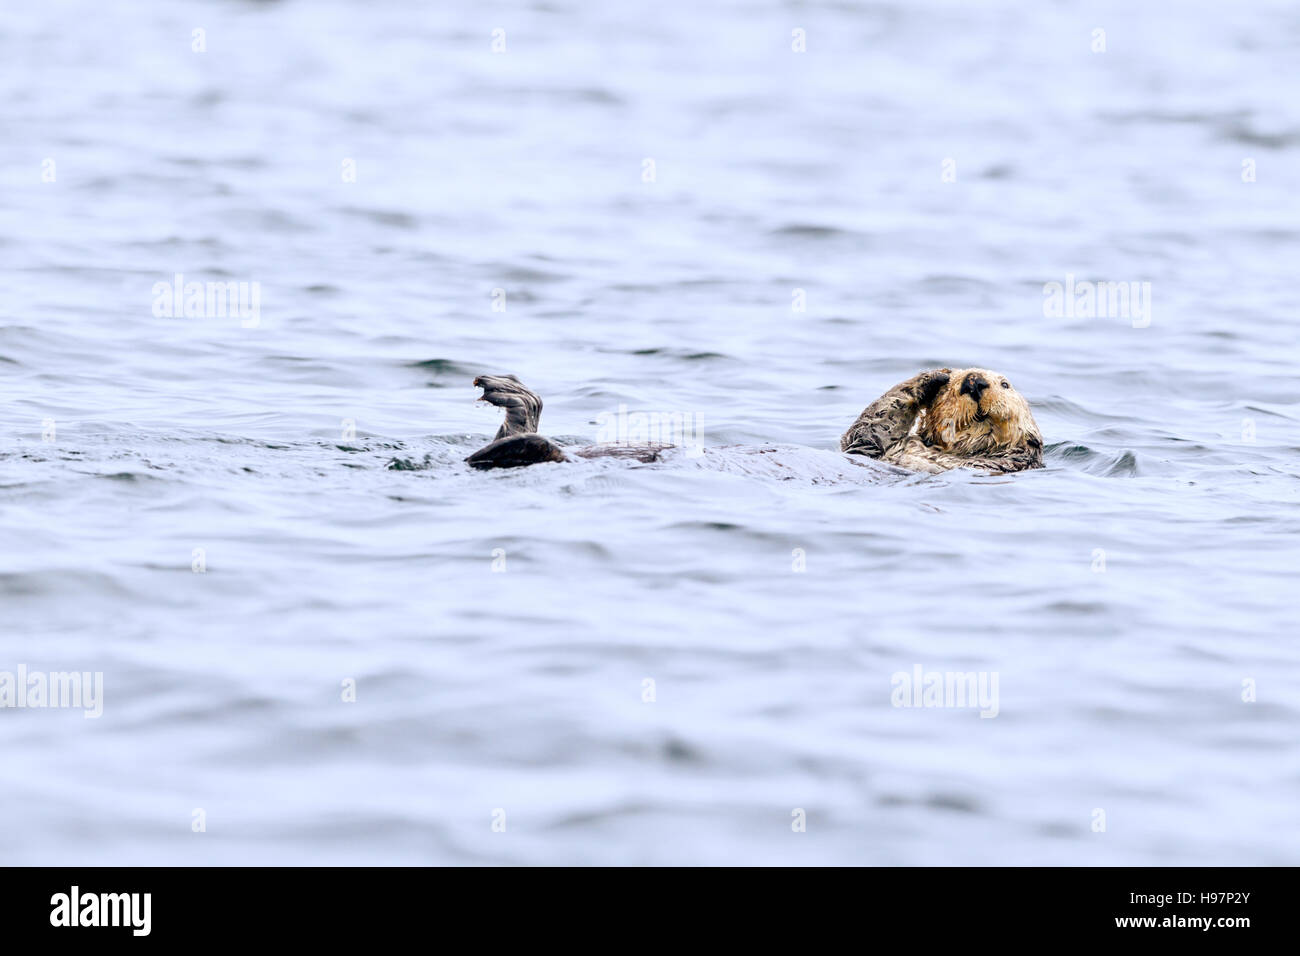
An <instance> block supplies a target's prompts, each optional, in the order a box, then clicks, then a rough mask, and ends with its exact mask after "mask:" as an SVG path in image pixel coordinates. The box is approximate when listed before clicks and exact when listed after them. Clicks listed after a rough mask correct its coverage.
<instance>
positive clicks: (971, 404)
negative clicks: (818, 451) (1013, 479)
mask: <svg viewBox="0 0 1300 956" xmlns="http://www.w3.org/2000/svg"><path fill="white" fill-rule="evenodd" d="M840 448H841V450H843V451H846V452H848V453H850V454H858V455H866V456H868V457H870V458H878V459H880V460H881V461H887V462H890V463H891V464H895V465H900V466H902V467H904V468H909V469H911V470H913V471H925V472H940V471H947V470H948V469H950V468H977V469H980V470H982V471H988V472H995V473H1003V472H1011V471H1024V470H1026V469H1030V468H1041V467H1043V437H1042V434H1041V433H1040V432H1039V430H1038V425H1037V423H1036V422H1035V421H1034V416H1033V413H1032V412H1030V410H1029V403H1028V402H1027V401H1025V399H1024V396H1022V395H1021V394H1020V393H1019V392H1017V391H1016V390H1015V388H1014V387H1012V385H1011V383H1010V382H1009V381H1008V380H1007V378H1006V376H1004V375H1001V374H999V373H998V372H994V371H990V370H989V369H982V368H966V369H955V370H954V369H948V368H943V369H933V370H931V371H928V372H922V373H920V374H919V375H915V376H913V377H912V378H910V379H908V380H907V381H906V382H901V383H900V384H898V385H895V386H894V387H893V388H891V389H890V390H889V391H888V392H886V393H885V394H884V395H882V396H881V397H880V398H878V399H876V401H874V402H873V403H872V404H871V405H869V406H867V408H866V409H865V410H864V411H863V412H862V414H861V415H859V416H858V420H857V421H855V422H854V423H853V425H852V427H850V428H849V430H848V431H847V432H845V433H844V436H843V437H842V438H841V439H840Z"/></svg>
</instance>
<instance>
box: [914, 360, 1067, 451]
mask: <svg viewBox="0 0 1300 956" xmlns="http://www.w3.org/2000/svg"><path fill="white" fill-rule="evenodd" d="M917 434H918V435H920V436H921V438H922V440H924V441H925V443H926V444H927V445H930V446H931V447H933V448H937V449H939V450H941V451H945V452H951V453H952V454H957V455H979V454H986V453H988V452H992V451H995V450H997V449H1006V448H1014V447H1018V446H1021V445H1024V444H1025V443H1026V442H1028V441H1030V440H1031V439H1032V440H1035V441H1037V442H1038V443H1039V444H1041V443H1042V435H1041V434H1040V433H1039V431H1038V425H1037V424H1036V423H1035V422H1034V416H1033V415H1032V414H1030V411H1029V403H1028V402H1027V401H1025V399H1024V398H1023V396H1021V394H1020V393H1019V392H1017V391H1016V390H1015V388H1014V387H1012V385H1011V383H1010V382H1009V381H1008V380H1007V378H1006V376H1005V375H1001V374H999V373H997V372H992V371H989V370H988V369H986V368H962V369H953V370H952V373H951V376H950V377H949V379H948V384H947V385H945V386H944V387H943V388H942V389H941V390H940V392H939V394H938V395H936V396H935V398H934V401H933V402H932V403H931V404H930V407H929V408H928V409H927V410H926V411H925V412H924V413H923V414H922V415H921V416H920V419H919V420H918V423H917Z"/></svg>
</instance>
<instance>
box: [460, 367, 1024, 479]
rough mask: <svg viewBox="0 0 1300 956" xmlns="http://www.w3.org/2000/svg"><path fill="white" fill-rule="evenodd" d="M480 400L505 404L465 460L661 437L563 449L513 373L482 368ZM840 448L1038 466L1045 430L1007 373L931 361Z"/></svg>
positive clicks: (885, 455) (649, 457)
mask: <svg viewBox="0 0 1300 956" xmlns="http://www.w3.org/2000/svg"><path fill="white" fill-rule="evenodd" d="M474 384H475V385H477V386H479V387H480V388H482V389H483V400H484V401H487V402H489V403H491V404H493V405H496V406H498V407H500V408H504V409H505V410H506V420H505V422H503V423H502V425H501V428H500V429H498V431H497V433H496V436H495V437H494V438H493V439H492V441H491V442H489V443H488V444H487V445H484V446H483V447H482V448H480V449H479V450H478V451H476V452H474V454H472V455H470V456H469V457H468V458H466V459H465V461H467V462H469V464H470V467H472V468H517V467H520V466H522V465H535V464H538V463H539V462H544V461H567V460H569V457H570V455H576V456H577V457H580V458H595V457H604V456H610V455H613V456H618V457H627V458H635V459H637V460H639V461H655V460H656V459H658V457H659V455H660V453H661V452H662V451H663V450H664V449H665V448H667V447H669V446H666V445H590V446H587V447H583V448H577V449H572V450H570V451H569V452H568V453H566V452H565V450H564V449H562V448H561V447H560V446H559V445H557V444H555V442H553V441H551V440H550V439H549V438H545V437H543V436H542V435H539V434H538V433H537V429H538V425H539V423H540V421H541V416H542V400H541V398H539V397H538V396H537V394H536V393H535V392H533V391H531V390H529V389H528V388H527V387H526V386H525V385H524V384H523V383H522V382H520V381H519V379H517V378H515V376H513V375H480V376H479V377H478V378H476V379H474ZM840 450H841V451H844V452H847V453H848V454H850V455H865V456H866V457H868V458H876V459H879V460H880V461H885V462H889V463H890V464H894V465H899V466H901V467H903V468H907V469H910V470H912V471H924V472H940V471H947V470H948V469H950V468H977V469H980V470H982V471H987V472H994V473H1005V472H1011V471H1024V470H1025V469H1029V468H1041V467H1043V438H1042V435H1041V434H1040V433H1039V431H1038V425H1037V424H1035V422H1034V416H1033V415H1032V414H1031V413H1030V411H1029V403H1028V402H1026V401H1025V400H1024V398H1023V397H1022V396H1021V395H1020V393H1019V392H1017V391H1016V390H1015V389H1014V388H1012V387H1011V383H1010V382H1009V381H1007V379H1006V377H1005V376H1003V375H999V374H998V373H997V372H990V371H989V370H987V369H982V368H968V369H960V370H957V371H954V370H953V369H949V368H941V369H933V370H931V371H928V372H922V373H920V374H919V375H915V376H913V377H912V378H909V379H908V380H907V381H906V382H901V383H899V384H898V385H895V386H894V387H893V388H891V389H890V390H889V391H887V392H886V393H885V394H884V395H882V396H880V398H878V399H876V400H875V401H874V402H872V403H871V404H870V405H868V406H867V407H866V409H865V410H863V412H862V414H861V415H859V416H858V420H857V421H855V422H854V423H853V425H852V427H850V428H849V430H848V431H847V432H845V433H844V436H843V437H842V438H841V439H840Z"/></svg>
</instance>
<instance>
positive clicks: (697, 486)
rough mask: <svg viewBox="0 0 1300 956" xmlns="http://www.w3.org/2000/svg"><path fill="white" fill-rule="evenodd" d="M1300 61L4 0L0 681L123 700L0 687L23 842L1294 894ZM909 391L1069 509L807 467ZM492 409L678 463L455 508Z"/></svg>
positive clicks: (837, 12) (1016, 487) (1060, 22)
mask: <svg viewBox="0 0 1300 956" xmlns="http://www.w3.org/2000/svg"><path fill="white" fill-rule="evenodd" d="M1099 29H1100V30H1103V31H1104V34H1103V35H1098V34H1096V33H1095V32H1094V31H1096V30H1099ZM195 31H202V32H199V33H196V32H195ZM497 31H500V32H497ZM796 31H802V33H801V34H800V33H796ZM801 41H802V45H803V47H804V51H803V52H796V50H795V49H794V47H796V46H798V45H800V43H801ZM1099 41H1100V43H1104V50H1100V49H1095V48H1096V47H1098V46H1099V45H1100V44H1099ZM494 45H495V46H496V47H497V48H498V50H499V52H498V51H496V50H494ZM196 48H201V49H196ZM1298 58H1300V11H1298V10H1297V9H1296V8H1295V7H1294V5H1293V4H1288V3H1283V2H1263V3H1254V4H1248V5H1236V6H1232V5H1228V6H1225V5H1223V4H1221V3H1212V2H1209V0H1196V2H1185V3H1180V4H1176V5H1173V4H1170V5H1133V4H1130V3H1122V2H1113V3H1064V2H1055V3H1041V4H1024V3H1015V2H1005V3H981V4H978V5H971V4H963V3H958V2H933V0H924V2H914V0H910V2H903V0H889V2H883V3H848V2H844V3H833V4H804V3H760V4H748V3H747V4H742V3H738V2H737V3H720V2H709V0H706V2H699V0H690V2H687V0H663V2H659V3H656V4H653V5H644V6H635V7H632V6H626V5H622V4H597V3H594V2H589V3H588V2H567V0H548V2H544V3H542V2H539V3H477V2H475V3H471V2H454V3H438V4H428V3H417V2H414V0H401V2H399V0H378V2H370V3H361V2H341V0H320V2H312V3H308V2H304V0H283V2H266V3H238V2H215V0H213V2H188V3H185V2H183V3H175V4H166V5H161V4H155V3H147V2H143V0H140V2H121V3H114V4H111V5H109V4H101V3H95V2H91V0H50V2H46V3H40V4H19V5H12V9H7V10H6V13H5V17H4V23H3V25H0V103H3V104H4V105H3V107H0V109H2V111H3V113H2V123H3V130H4V134H5V135H4V136H3V137H2V138H0V389H2V392H0V394H2V395H3V399H4V400H3V402H0V435H2V436H3V437H2V439H0V515H3V520H2V521H0V542H2V544H3V547H2V548H0V601H2V604H0V607H2V608H3V624H2V625H0V682H2V681H3V673H4V672H8V673H11V674H15V675H16V674H17V673H18V672H19V668H23V669H24V673H30V672H39V673H42V674H51V673H56V672H70V671H76V672H85V673H90V674H100V675H102V697H101V698H100V699H99V701H98V705H99V706H100V707H102V714H101V715H100V716H98V717H93V718H87V717H86V716H85V715H84V711H83V709H82V708H78V707H64V708H48V707H46V708H42V707H35V706H26V707H18V706H5V707H0V753H3V755H4V760H3V762H0V819H3V820H4V821H5V824H6V825H5V839H4V841H3V844H4V845H3V849H2V850H0V860H3V861H4V862H6V863H15V864H45V863H50V864H55V863H57V864H148V863H154V864H180V865H189V864H193V865H205V864H244V863H253V864H353V863H369V864H376V863H394V864H547V863H561V864H873V865H874V864H889V865H897V864H904V865H910V864H1034V863H1049V864H1083V865H1099V864H1120V865H1128V864H1198V865H1199V864H1294V863H1296V862H1298V861H1300V826H1297V824H1298V823H1300V811H1298V810H1297V807H1298V805H1300V803H1298V801H1297V793H1298V791H1300V759H1298V758H1300V753H1298V750H1297V726H1298V724H1300V648H1298V647H1297V643H1296V637H1295V621H1296V617H1297V613H1296V612H1297V605H1298V600H1297V532H1300V460H1298V457H1297V456H1298V454H1300V399H1298V389H1297V359H1298V358H1300V338H1298V336H1297V330H1298V329H1300V292H1298V290H1297V285H1296V281H1295V277H1296V265H1297V263H1298V262H1300V189H1297V170H1298V169H1300V96H1297V95H1296V94H1297V92H1298V88H1297V86H1298V83H1300V80H1298V79H1297V77H1298V76H1300V74H1298V73H1297V70H1296V64H1297V60H1298ZM178 275H179V276H181V277H182V278H181V279H180V280H179V283H178V280H177V278H176V277H177V276H178ZM190 282H200V283H207V282H220V283H244V284H245V285H244V286H242V288H243V290H244V292H245V299H244V303H245V304H246V305H248V306H249V309H248V310H247V311H246V312H245V313H240V314H238V315H230V314H216V313H217V311H218V310H216V309H215V308H213V309H208V308H207V305H206V302H205V303H204V308H203V309H201V310H195V311H199V312H201V313H202V314H197V315H195V314H186V310H185V309H184V308H182V309H181V310H180V312H181V314H179V315H177V314H168V311H169V310H168V309H167V308H166V307H165V306H166V305H168V304H170V303H171V292H170V291H169V290H171V289H172V288H173V286H174V285H177V284H179V286H180V291H181V293H182V305H183V300H184V287H185V284H186V283H190ZM1054 282H1056V283H1061V285H1062V287H1064V286H1065V285H1066V284H1067V283H1070V284H1071V285H1072V286H1073V287H1075V288H1078V287H1079V284H1080V283H1088V282H1103V283H1112V282H1113V283H1131V284H1132V286H1131V289H1132V290H1133V291H1135V292H1137V294H1138V298H1137V299H1135V300H1134V301H1136V302H1139V303H1140V302H1143V301H1145V302H1146V303H1147V306H1148V307H1146V308H1143V309H1140V310H1139V311H1140V312H1141V313H1142V314H1130V315H1125V314H1123V312H1122V311H1120V310H1117V309H1109V310H1108V309H1096V310H1092V311H1093V312H1096V313H1099V314H1091V313H1090V311H1089V309H1088V308H1087V306H1086V303H1081V302H1079V301H1077V300H1075V299H1073V298H1072V299H1071V306H1072V307H1071V308H1070V309H1069V310H1068V312H1069V314H1056V313H1054V310H1053V308H1052V307H1051V302H1050V298H1051V297H1050V288H1051V287H1050V283H1054ZM1144 284H1149V285H1144ZM1116 288H1119V287H1116ZM1124 288H1126V289H1128V288H1130V287H1129V286H1125V287H1124ZM1144 290H1148V291H1144ZM254 292H255V294H256V300H254V299H253V298H252V297H253V295H254ZM1147 295H1149V298H1147ZM254 301H255V302H256V306H257V307H256V309H253V308H252V305H253V304H254ZM1074 306H1078V307H1077V308H1075V307H1074ZM173 311H174V310H173ZM940 365H953V366H967V365H978V366H984V367H988V368H993V369H996V370H998V371H1000V372H1003V373H1005V374H1006V375H1007V376H1008V377H1009V378H1010V379H1011V381H1012V382H1013V383H1014V384H1015V385H1016V387H1017V388H1018V389H1019V390H1020V391H1021V392H1022V393H1023V394H1024V395H1025V396H1026V397H1028V398H1029V399H1030V401H1031V402H1032V404H1033V408H1034V414H1035V416H1036V417H1037V420H1038V423H1039V425H1040V427H1041V429H1042V431H1043V434H1044V438H1045V441H1046V445H1047V452H1046V466H1047V467H1046V468H1045V469H1044V470H1041V471H1036V472H1030V473H1024V474H1019V475H1013V476H1007V477H1000V478H991V477H985V476H980V475H976V474H972V473H967V472H953V473H948V474H944V475H938V476H916V475H907V474H900V473H898V472H897V471H893V470H891V469H888V468H886V467H883V466H877V465H872V464H870V463H863V462H854V461H849V460H847V459H846V458H845V457H844V456H841V455H840V454H839V453H838V451H837V448H838V444H837V443H838V437H839V435H840V434H841V432H842V431H843V430H844V429H845V428H846V427H847V425H848V424H849V423H850V422H852V420H853V419H854V417H855V416H856V415H857V414H858V412H859V411H860V410H861V409H862V408H863V407H864V406H865V405H866V404H868V403H869V402H870V401H871V400H872V399H874V398H875V397H876V396H877V395H879V394H880V393H882V392H883V391H884V390H885V389H887V388H888V387H890V386H891V385H893V384H895V383H896V382H898V381H900V380H902V379H904V378H907V377H909V376H910V375H912V374H914V373H915V372H916V371H918V370H920V369H923V368H929V367H935V366H940ZM485 372H497V373H499V372H510V373H513V374H516V375H518V376H519V377H520V378H521V379H522V380H523V381H524V382H526V383H528V384H529V385H530V386H532V387H533V388H535V389H536V390H537V391H538V392H539V393H540V394H541V395H542V396H543V397H544V399H545V401H546V408H545V411H544V413H543V416H542V431H543V432H544V433H546V434H548V435H551V436H554V437H556V438H557V439H558V440H560V441H562V442H564V443H569V444H573V443H580V442H592V441H596V440H597V439H598V438H601V437H603V436H604V435H605V434H606V433H607V432H608V429H609V428H610V427H611V425H610V423H611V422H613V423H617V422H619V421H620V420H621V421H625V422H630V423H632V424H633V425H635V422H636V421H638V419H637V418H636V417H635V416H637V415H648V414H651V413H654V414H659V415H666V416H671V415H678V416H682V418H681V419H680V420H682V421H685V422H689V423H690V426H691V427H690V435H689V437H690V438H691V439H692V440H693V439H695V438H698V439H699V440H700V441H701V442H702V444H703V445H704V447H705V449H706V450H705V451H704V452H703V453H695V451H694V450H692V449H679V450H677V451H674V452H671V453H669V454H668V455H667V456H666V458H665V460H664V461H662V462H658V463H654V464H641V463H636V462H628V461H611V460H598V461H589V462H573V463H563V464H547V465H541V466H537V467H534V468H530V469H523V470H519V471H513V472H493V473H473V472H471V471H470V470H469V469H468V468H467V467H466V466H465V465H464V464H463V462H462V459H463V457H464V456H465V455H466V454H468V453H469V452H470V451H472V450H474V449H475V448H477V447H478V446H480V445H481V444H483V443H485V442H486V441H487V440H488V439H489V438H490V437H491V435H492V433H493V432H494V431H495V429H496V427H497V425H498V423H499V420H500V416H499V412H498V410H496V409H494V408H491V407H488V406H485V405H482V404H476V403H475V398H476V396H477V390H476V389H474V388H473V387H472V385H471V381H472V379H473V378H474V376H475V375H477V374H480V373H485ZM620 409H622V411H623V412H624V413H626V416H627V417H626V418H623V419H620V418H619V416H620ZM918 668H919V673H920V674H921V675H922V681H923V682H924V680H925V678H926V675H933V674H938V675H945V674H949V673H954V674H967V673H969V674H974V675H976V678H977V679H978V680H982V681H984V682H985V687H986V689H988V690H990V691H991V690H992V689H994V688H996V691H997V693H996V701H995V703H996V706H995V707H983V708H981V707H972V706H970V701H965V702H960V701H955V700H953V699H951V698H949V699H945V700H943V701H942V702H943V703H946V704H948V705H949V706H941V707H925V706H920V707H916V706H896V705H897V704H900V703H912V702H913V699H912V698H911V697H908V696H906V695H905V694H903V693H902V690H901V688H903V684H902V683H901V681H902V678H901V677H900V676H899V675H907V676H908V678H909V679H910V678H911V676H912V675H915V674H916V673H918ZM15 680H16V678H15ZM994 682H995V683H994ZM92 683H93V681H92ZM345 698H349V699H346V700H345ZM351 698H355V699H351ZM922 702H924V700H922ZM29 703H30V702H29ZM959 704H960V705H959ZM981 710H984V711H985V712H988V711H990V710H995V711H996V715H995V716H993V715H990V716H987V717H983V716H981Z"/></svg>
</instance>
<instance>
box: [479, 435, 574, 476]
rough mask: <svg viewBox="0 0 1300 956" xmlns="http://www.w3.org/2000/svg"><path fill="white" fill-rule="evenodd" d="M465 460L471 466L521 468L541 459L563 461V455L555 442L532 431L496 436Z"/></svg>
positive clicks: (534, 463)
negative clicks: (501, 436)
mask: <svg viewBox="0 0 1300 956" xmlns="http://www.w3.org/2000/svg"><path fill="white" fill-rule="evenodd" d="M465 460H466V461H467V462H469V466H470V467H471V468H479V469H487V468H522V467H523V466H524V465H536V464H539V463H540V462H543V461H564V460H565V455H564V451H563V449H561V448H560V446H559V445H557V444H555V442H553V441H551V440H550V439H549V438H546V437H544V436H542V435H538V434H536V433H535V432H534V433H532V434H528V435H508V436H507V437H505V438H498V439H496V440H495V441H492V442H489V443H488V444H486V445H484V446H483V447H482V448H480V449H479V450H478V451H476V452H474V454H472V455H470V456H469V457H468V458H466V459H465Z"/></svg>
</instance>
